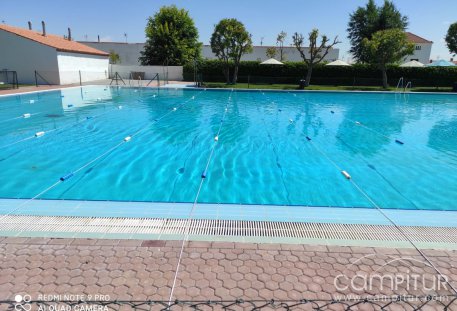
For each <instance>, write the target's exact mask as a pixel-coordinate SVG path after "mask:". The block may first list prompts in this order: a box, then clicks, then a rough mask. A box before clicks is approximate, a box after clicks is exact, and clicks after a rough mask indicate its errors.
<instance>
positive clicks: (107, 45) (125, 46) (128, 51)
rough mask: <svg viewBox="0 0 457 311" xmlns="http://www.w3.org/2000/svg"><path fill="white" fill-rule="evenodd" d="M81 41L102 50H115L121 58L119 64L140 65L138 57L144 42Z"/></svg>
mask: <svg viewBox="0 0 457 311" xmlns="http://www.w3.org/2000/svg"><path fill="white" fill-rule="evenodd" d="M80 42H81V43H83V44H85V45H88V46H91V47H93V48H96V49H97V50H100V51H104V52H107V53H109V52H111V51H115V52H116V53H117V54H119V58H120V59H121V62H120V65H140V62H139V61H138V58H139V57H140V56H141V54H140V52H141V51H143V49H144V43H123V42H86V41H80Z"/></svg>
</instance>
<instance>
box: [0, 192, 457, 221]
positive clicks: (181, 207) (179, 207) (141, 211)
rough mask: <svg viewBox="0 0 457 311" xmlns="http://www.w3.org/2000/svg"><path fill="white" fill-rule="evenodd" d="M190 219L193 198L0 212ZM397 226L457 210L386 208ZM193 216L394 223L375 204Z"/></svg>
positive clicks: (209, 209)
mask: <svg viewBox="0 0 457 311" xmlns="http://www.w3.org/2000/svg"><path fill="white" fill-rule="evenodd" d="M18 206H21V207H20V209H18V210H17V211H15V213H14V214H17V215H40V216H82V217H130V218H143V217H147V218H175V219H176V218H181V219H186V218H188V216H189V214H190V211H191V209H192V203H166V202H164V203H154V202H116V201H78V200H40V199H35V200H33V201H27V200H21V199H0V215H2V214H6V213H8V212H10V211H11V210H14V209H15V208H16V207H18ZM383 212H384V213H385V214H386V215H387V216H388V217H390V218H391V219H393V220H394V221H395V223H396V224H398V225H399V226H426V227H451V228H457V217H456V216H457V211H431V210H401V209H383ZM192 217H193V218H194V219H224V220H245V221H294V222H323V223H338V224H342V223H344V224H369V225H385V224H390V223H389V222H388V220H387V219H386V218H385V217H384V216H383V215H382V214H381V213H380V212H379V211H378V210H376V209H375V208H358V207H354V208H351V207H347V208H342V207H319V206H290V205H288V206H280V205H244V204H205V203H198V208H197V209H195V211H194V212H193V216H192Z"/></svg>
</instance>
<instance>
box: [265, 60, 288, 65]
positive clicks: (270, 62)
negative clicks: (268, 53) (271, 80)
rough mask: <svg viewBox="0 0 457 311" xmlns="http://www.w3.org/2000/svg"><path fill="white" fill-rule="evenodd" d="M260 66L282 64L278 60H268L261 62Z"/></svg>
mask: <svg viewBox="0 0 457 311" xmlns="http://www.w3.org/2000/svg"><path fill="white" fill-rule="evenodd" d="M260 65H284V64H283V63H281V62H280V61H279V60H276V59H274V58H270V59H267V60H266V61H263V62H261V63H260Z"/></svg>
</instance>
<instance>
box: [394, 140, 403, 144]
mask: <svg viewBox="0 0 457 311" xmlns="http://www.w3.org/2000/svg"><path fill="white" fill-rule="evenodd" d="M395 142H396V143H397V144H399V145H404V144H405V143H404V142H402V141H401V140H398V139H395Z"/></svg>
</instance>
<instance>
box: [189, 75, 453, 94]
mask: <svg viewBox="0 0 457 311" xmlns="http://www.w3.org/2000/svg"><path fill="white" fill-rule="evenodd" d="M197 77H198V82H201V84H203V85H207V86H211V85H212V84H214V83H224V82H225V79H224V77H223V76H213V75H207V74H201V73H199V74H198V75H197ZM303 79H304V77H303V76H279V75H278V76H265V75H239V76H238V80H237V83H238V84H240V83H243V84H246V87H247V88H256V87H257V86H259V85H278V86H281V85H283V86H289V87H290V88H297V89H298V88H299V85H300V80H303ZM403 80H404V85H406V84H408V82H410V84H409V85H408V87H412V88H418V87H419V88H435V89H437V90H438V89H443V90H447V91H451V90H452V85H449V84H446V83H443V82H442V81H439V80H436V79H416V78H408V77H404V78H403ZM398 81H399V79H398V78H389V79H388V84H389V86H391V87H396V86H397V84H398ZM311 85H321V86H334V87H347V88H348V89H350V88H363V87H369V88H370V87H382V78H381V76H380V75H379V77H376V76H374V77H362V76H352V77H349V76H348V77H331V76H329V77H322V76H312V78H311Z"/></svg>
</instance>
